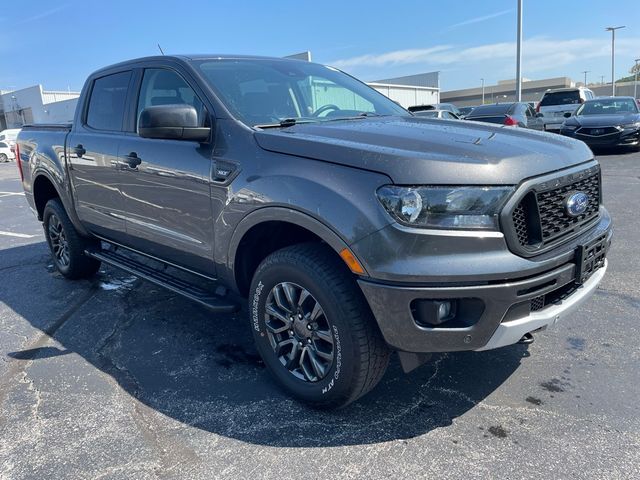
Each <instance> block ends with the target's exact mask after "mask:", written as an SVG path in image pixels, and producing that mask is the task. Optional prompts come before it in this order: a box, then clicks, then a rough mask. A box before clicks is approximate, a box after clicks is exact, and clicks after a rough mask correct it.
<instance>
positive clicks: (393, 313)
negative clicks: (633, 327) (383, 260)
mask: <svg viewBox="0 0 640 480" xmlns="http://www.w3.org/2000/svg"><path fill="white" fill-rule="evenodd" d="M603 226H604V225H603ZM590 233H591V235H588V237H592V236H593V235H599V236H600V237H601V238H604V239H606V249H607V250H608V246H609V245H610V242H611V237H612V231H611V229H610V225H609V224H608V223H607V224H606V227H605V229H604V230H602V229H599V228H597V227H596V228H594V229H593V230H592V231H591V232H590ZM575 259H576V255H574V256H573V258H572V259H571V260H570V261H568V262H566V263H564V264H563V265H560V266H556V267H554V268H552V269H550V270H547V271H545V272H543V273H538V274H534V275H529V276H526V277H524V278H520V279H512V280H502V281H498V280H488V281H484V282H480V281H479V280H478V281H477V283H476V284H473V285H468V284H466V283H465V284H463V285H460V286H449V285H450V284H449V285H447V284H446V283H445V282H443V284H442V285H441V286H438V285H437V284H436V285H434V284H433V283H431V284H430V286H415V284H413V285H402V284H390V283H387V282H381V281H373V280H366V279H360V280H359V282H358V283H359V285H360V288H361V289H362V291H363V293H364V295H365V297H366V299H367V301H368V303H369V305H370V307H371V310H372V312H373V314H374V316H375V318H376V320H377V322H378V325H379V327H380V330H381V332H382V335H383V337H384V339H385V341H386V342H387V343H388V344H389V346H391V347H392V348H393V349H395V350H399V351H404V352H412V353H428V352H451V351H461V350H488V349H493V348H498V347H502V346H505V345H510V344H513V343H516V342H517V341H518V340H520V338H522V336H523V335H524V334H526V333H529V332H532V331H534V330H538V329H541V328H544V327H546V326H549V325H552V324H554V323H556V322H557V321H558V320H560V319H562V318H564V317H566V316H567V315H568V314H570V313H571V312H573V311H575V310H576V309H577V308H578V307H579V306H580V305H581V304H582V303H583V302H584V301H585V300H587V299H588V298H589V297H590V296H591V295H592V294H593V292H594V291H595V289H596V288H597V286H598V284H599V283H600V281H601V280H602V277H603V276H604V274H605V271H606V262H605V264H604V265H603V266H602V267H600V268H599V269H597V270H596V271H595V272H594V273H593V274H592V275H591V277H590V278H589V279H588V280H586V281H585V282H584V283H582V284H578V283H576V276H577V269H578V268H579V267H578V262H576V261H575ZM488 266H489V265H487V267H488ZM476 267H479V268H482V265H476ZM478 278H481V276H478ZM540 298H542V299H543V303H544V306H543V307H542V308H539V307H536V308H534V303H535V302H537V301H538V300H539V299H540ZM424 300H427V301H428V300H437V301H446V300H455V301H457V302H458V303H459V304H460V305H461V307H460V308H459V316H460V319H461V321H459V322H457V323H455V324H453V325H452V324H449V326H447V323H443V324H442V325H441V326H425V324H424V323H423V322H422V323H421V322H420V321H419V320H420V319H419V318H417V315H419V314H417V313H416V312H417V309H416V308H415V305H416V303H415V302H416V301H424Z"/></svg>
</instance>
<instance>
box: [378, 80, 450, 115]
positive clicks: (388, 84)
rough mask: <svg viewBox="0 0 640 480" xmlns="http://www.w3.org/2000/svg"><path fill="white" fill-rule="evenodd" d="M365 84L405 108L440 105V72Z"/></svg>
mask: <svg viewBox="0 0 640 480" xmlns="http://www.w3.org/2000/svg"><path fill="white" fill-rule="evenodd" d="M367 84H368V85H369V86H371V87H373V88H375V89H376V90H378V91H379V92H380V93H382V94H384V95H386V96H387V97H389V98H390V99H391V100H394V101H395V102H398V103H399V104H400V105H402V106H403V107H405V108H407V107H412V106H414V105H433V104H435V103H440V72H428V73H418V74H415V75H407V76H405V77H395V78H386V79H384V80H376V81H374V82H367Z"/></svg>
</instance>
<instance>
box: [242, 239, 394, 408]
mask: <svg viewBox="0 0 640 480" xmlns="http://www.w3.org/2000/svg"><path fill="white" fill-rule="evenodd" d="M249 298H250V302H251V305H250V311H251V323H252V330H253V334H254V338H255V341H256V345H257V349H258V352H259V353H260V355H261V357H262V359H263V360H264V363H265V365H266V366H267V368H268V369H269V370H270V372H271V373H272V374H273V375H274V377H275V378H276V379H277V380H278V382H279V383H280V384H281V385H282V386H283V387H284V388H285V390H287V392H288V393H290V394H291V395H292V396H294V397H295V398H297V399H299V400H301V401H303V402H305V403H308V404H310V405H313V406H316V407H324V408H339V407H343V406H345V405H348V404H349V403H351V402H353V401H354V400H356V399H358V398H359V397H361V396H362V395H364V394H365V393H367V392H368V391H370V390H371V389H372V388H373V387H375V385H376V384H377V383H378V382H379V381H380V379H381V378H382V376H383V375H384V372H385V370H386V368H387V365H388V362H389V355H390V351H389V349H388V347H387V346H386V344H385V343H384V340H383V339H382V336H381V334H380V332H379V330H378V326H377V325H376V323H375V321H374V319H373V315H372V314H371V311H370V309H369V306H368V305H367V303H366V301H365V299H364V297H363V295H362V292H361V291H360V289H359V288H358V286H357V284H356V283H355V281H354V279H353V276H352V274H351V273H350V272H349V271H348V270H347V268H346V266H345V265H344V264H343V263H342V261H341V260H340V259H339V258H338V257H337V255H336V254H335V253H334V252H333V251H332V250H330V249H329V248H328V247H327V246H326V245H322V244H300V245H294V246H292V247H287V248H284V249H282V250H278V251H277V252H275V253H273V254H271V255H269V256H268V257H267V258H266V259H265V260H264V261H263V262H262V263H261V264H260V266H259V267H258V269H257V271H256V273H255V275H254V277H253V281H252V284H251V292H250V297H249Z"/></svg>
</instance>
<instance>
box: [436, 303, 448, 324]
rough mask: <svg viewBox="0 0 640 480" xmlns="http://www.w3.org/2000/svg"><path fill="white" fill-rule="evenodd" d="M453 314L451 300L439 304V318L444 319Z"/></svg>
mask: <svg viewBox="0 0 640 480" xmlns="http://www.w3.org/2000/svg"><path fill="white" fill-rule="evenodd" d="M449 315H451V302H449V301H448V300H447V301H444V302H440V305H438V320H440V321H442V320H444V319H446V318H447V317H448V316H449Z"/></svg>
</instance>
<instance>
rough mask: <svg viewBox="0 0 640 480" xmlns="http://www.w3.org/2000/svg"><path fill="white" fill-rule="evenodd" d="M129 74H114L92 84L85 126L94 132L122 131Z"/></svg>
mask: <svg viewBox="0 0 640 480" xmlns="http://www.w3.org/2000/svg"><path fill="white" fill-rule="evenodd" d="M130 79H131V72H130V71H129V72H121V73H115V74H113V75H107V76H106V77H102V78H98V79H97V80H96V81H94V82H93V88H92V89H91V98H89V108H88V110H87V125H88V126H90V127H91V128H95V129H96V130H110V131H115V132H119V131H122V124H123V121H124V106H125V102H126V100H127V89H128V87H129V80H130Z"/></svg>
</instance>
